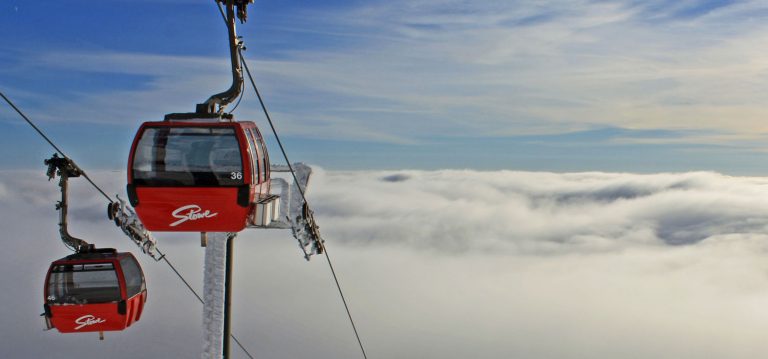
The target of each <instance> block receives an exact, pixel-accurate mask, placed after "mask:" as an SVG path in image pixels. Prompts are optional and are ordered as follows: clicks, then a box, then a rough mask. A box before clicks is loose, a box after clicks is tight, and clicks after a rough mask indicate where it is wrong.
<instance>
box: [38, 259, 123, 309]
mask: <svg viewBox="0 0 768 359" xmlns="http://www.w3.org/2000/svg"><path fill="white" fill-rule="evenodd" d="M120 299H121V298H120V283H119V282H118V280H117V273H116V272H115V268H114V266H113V265H112V263H89V264H69V265H57V266H55V267H54V268H53V270H52V271H51V276H50V278H49V280H48V298H46V300H47V301H48V303H55V304H88V303H109V302H115V301H119V300H120Z"/></svg>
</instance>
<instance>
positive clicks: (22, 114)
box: [0, 91, 114, 203]
mask: <svg viewBox="0 0 768 359" xmlns="http://www.w3.org/2000/svg"><path fill="white" fill-rule="evenodd" d="M0 96H2V98H3V100H5V102H7V103H8V104H9V105H11V107H12V108H13V109H14V110H16V112H17V113H18V114H19V115H20V116H21V118H23V119H24V121H27V123H28V124H29V125H30V126H32V128H34V129H35V131H37V133H38V134H40V136H42V137H43V138H44V139H45V140H46V141H47V142H48V144H49V145H51V147H53V149H55V150H56V152H58V153H59V154H60V155H62V156H63V157H64V158H69V156H67V155H65V154H64V152H63V151H62V150H61V149H59V147H57V146H56V145H55V144H54V143H53V141H51V139H50V138H48V136H46V135H45V134H44V133H43V131H41V130H40V128H38V127H37V126H35V124H34V123H33V122H32V120H30V119H29V117H27V116H26V115H25V114H24V113H23V112H21V110H19V108H18V107H16V105H14V104H13V102H11V100H10V99H8V97H5V95H4V94H3V93H2V91H0ZM78 170H80V172H81V174H82V175H83V177H85V179H86V180H88V182H90V183H91V185H93V187H94V188H96V190H98V191H99V192H101V194H102V195H103V196H104V197H105V198H106V199H107V200H108V201H109V203H114V201H113V200H112V198H111V197H109V195H107V193H106V192H104V191H103V190H102V189H101V188H99V186H97V185H96V183H94V182H93V181H92V180H91V178H90V177H88V175H87V174H86V173H85V171H83V170H82V169H81V168H79V167H78Z"/></svg>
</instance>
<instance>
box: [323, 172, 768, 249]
mask: <svg viewBox="0 0 768 359" xmlns="http://www.w3.org/2000/svg"><path fill="white" fill-rule="evenodd" d="M319 178H320V179H318V178H316V179H315V183H316V186H317V187H318V188H320V190H318V191H317V192H315V194H314V196H315V197H316V198H317V199H316V201H317V203H318V206H319V207H318V208H319V209H318V212H319V213H320V214H319V216H320V218H323V222H324V223H325V225H326V226H328V229H327V230H325V231H326V232H328V233H329V234H331V236H332V237H333V238H338V239H339V240H344V241H349V242H351V243H358V244H359V243H367V244H374V245H375V244H378V245H392V244H407V245H412V246H415V247H421V248H430V249H435V250H440V251H448V252H454V251H455V252H464V251H467V250H469V251H473V250H481V251H501V252H503V253H550V252H554V253H570V252H573V251H578V252H582V251H583V252H595V251H604V250H614V251H615V250H622V249H625V248H628V247H634V246H637V245H641V246H657V245H666V244H692V243H697V242H699V241H704V240H707V239H711V238H715V237H717V236H720V235H727V234H739V233H755V234H757V233H762V232H763V231H764V230H765V229H766V228H767V227H768V215H762V214H761V213H762V212H763V211H762V209H763V208H766V206H768V200H763V198H768V196H766V195H768V193H767V192H766V191H768V188H766V185H768V181H766V180H765V179H761V178H733V177H726V176H723V175H719V174H715V173H706V172H701V173H686V174H656V175H633V174H610V173H575V174H555V173H533V172H511V171H504V172H478V171H469V170H467V171H438V172H423V171H405V172H402V173H395V174H393V173H390V172H359V173H337V172H332V173H328V174H326V175H324V176H319ZM393 179H397V181H394V180H393ZM318 182H319V184H317V183H318ZM385 219H386V220H385Z"/></svg>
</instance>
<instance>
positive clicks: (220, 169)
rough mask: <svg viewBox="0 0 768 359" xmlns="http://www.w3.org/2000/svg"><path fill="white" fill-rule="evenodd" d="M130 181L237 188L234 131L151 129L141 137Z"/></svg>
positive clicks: (238, 163) (239, 161) (237, 151)
mask: <svg viewBox="0 0 768 359" xmlns="http://www.w3.org/2000/svg"><path fill="white" fill-rule="evenodd" d="M133 181H134V184H136V185H144V186H201V187H215V186H238V185H241V184H243V164H242V159H241V157H240V146H239V143H238V141H237V136H236V135H235V129H234V128H223V127H155V128H152V127H150V128H147V129H145V130H144V132H143V133H142V135H141V138H140V139H139V142H138V144H137V146H136V153H135V154H134V156H133Z"/></svg>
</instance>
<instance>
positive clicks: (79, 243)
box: [44, 153, 89, 252]
mask: <svg viewBox="0 0 768 359" xmlns="http://www.w3.org/2000/svg"><path fill="white" fill-rule="evenodd" d="M44 163H45V165H46V166H48V170H47V171H46V175H48V180H49V181H50V180H52V179H54V178H55V177H56V176H59V177H60V179H59V187H60V188H61V201H58V202H56V210H57V211H59V234H60V235H61V240H62V241H63V242H64V245H66V246H67V247H69V248H71V249H72V250H74V251H75V252H79V251H81V250H84V249H86V248H88V247H89V244H88V242H86V241H84V240H82V239H80V238H77V237H74V236H72V235H70V234H69V230H68V228H67V209H68V205H67V197H68V196H67V191H68V189H69V178H70V177H80V175H82V173H83V171H82V170H80V168H79V167H77V165H76V164H75V162H74V161H72V160H71V159H69V158H68V157H59V155H57V154H55V153H54V154H53V156H51V158H49V159H47V160H45V161H44Z"/></svg>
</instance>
